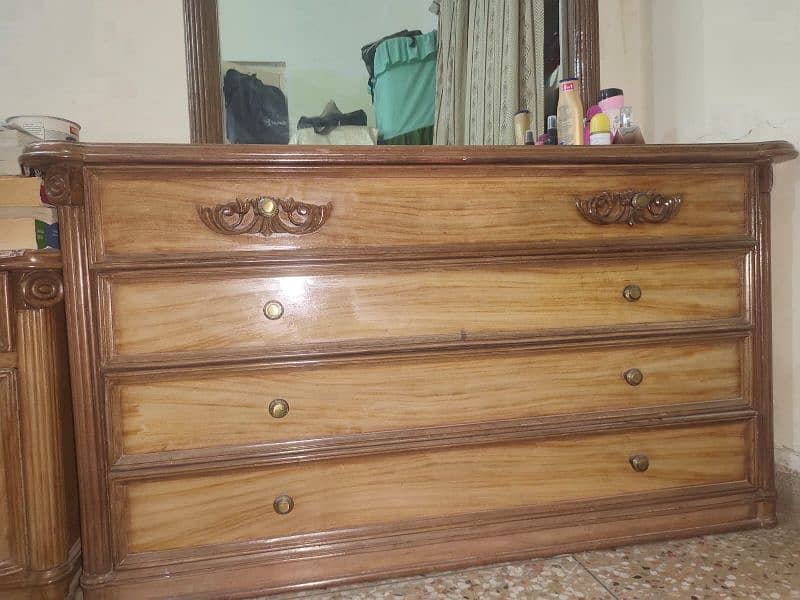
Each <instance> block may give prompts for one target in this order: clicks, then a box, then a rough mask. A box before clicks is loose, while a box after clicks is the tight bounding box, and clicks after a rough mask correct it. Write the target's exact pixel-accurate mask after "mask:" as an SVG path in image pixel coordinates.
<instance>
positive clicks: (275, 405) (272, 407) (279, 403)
mask: <svg viewBox="0 0 800 600" xmlns="http://www.w3.org/2000/svg"><path fill="white" fill-rule="evenodd" d="M267 410H268V411H269V416H270V417H272V418H273V419H282V418H283V417H285V416H286V415H288V414H289V403H288V402H287V401H286V400H284V399H283V398H275V400H273V401H272V402H270V403H269V406H268V407H267Z"/></svg>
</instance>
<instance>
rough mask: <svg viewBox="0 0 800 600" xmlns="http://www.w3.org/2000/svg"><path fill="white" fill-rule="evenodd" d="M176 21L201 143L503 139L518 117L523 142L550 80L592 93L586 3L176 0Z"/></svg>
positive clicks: (545, 111) (593, 18)
mask: <svg viewBox="0 0 800 600" xmlns="http://www.w3.org/2000/svg"><path fill="white" fill-rule="evenodd" d="M184 16H185V24H186V52H187V65H188V76H189V96H190V117H191V124H192V141H193V142H198V143H203V142H211V143H219V142H223V141H224V142H227V143H231V142H233V143H277V144H286V143H296V144H347V145H351V144H364V145H372V144H395V145H398V144H400V145H405V144H410V145H428V144H490V145H505V144H513V143H515V132H514V124H515V123H514V122H515V113H517V112H518V111H519V110H521V109H524V110H527V111H529V112H528V114H527V115H519V116H517V117H516V120H518V121H520V120H522V121H524V120H525V118H526V116H527V117H528V118H529V124H527V125H523V127H522V132H523V133H522V134H523V135H524V130H525V129H530V130H531V131H532V132H534V133H533V135H537V134H538V133H542V132H543V131H545V127H546V125H545V123H546V117H547V115H552V114H555V105H556V102H557V82H558V80H559V79H561V78H563V77H565V76H578V77H579V78H580V79H581V84H582V89H581V91H582V93H583V95H584V97H596V93H597V88H598V85H597V79H598V77H597V69H596V55H597V51H596V45H597V31H596V30H597V0H434V1H433V2H431V0H388V1H386V2H380V3H375V2H373V1H372V0H346V1H342V2H329V1H326V0H293V1H292V2H287V1H286V0H184ZM505 23H517V25H518V26H517V27H516V28H511V29H509V28H508V26H507V25H504V24H505ZM492 32H494V33H492ZM501 32H503V33H502V35H501ZM518 129H519V126H518ZM518 135H519V132H518ZM518 135H517V136H516V138H517V140H518V139H519V138H518Z"/></svg>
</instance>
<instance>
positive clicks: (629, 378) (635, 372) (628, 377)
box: [622, 369, 644, 385]
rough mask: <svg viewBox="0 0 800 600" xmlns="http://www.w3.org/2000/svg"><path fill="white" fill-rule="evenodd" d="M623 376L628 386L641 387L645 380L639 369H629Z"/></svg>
mask: <svg viewBox="0 0 800 600" xmlns="http://www.w3.org/2000/svg"><path fill="white" fill-rule="evenodd" d="M622 376H623V377H624V378H625V382H626V383H627V384H628V385H639V384H640V383H642V380H643V379H644V374H643V373H642V372H641V371H640V370H639V369H628V370H627V371H625V372H624V373H623V374H622Z"/></svg>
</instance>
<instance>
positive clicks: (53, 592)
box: [0, 541, 81, 600]
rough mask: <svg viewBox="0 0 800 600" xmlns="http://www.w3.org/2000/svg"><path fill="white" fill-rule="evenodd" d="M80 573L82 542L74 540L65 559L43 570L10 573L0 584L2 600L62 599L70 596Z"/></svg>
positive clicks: (75, 588)
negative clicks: (55, 565)
mask: <svg viewBox="0 0 800 600" xmlns="http://www.w3.org/2000/svg"><path fill="white" fill-rule="evenodd" d="M80 573H81V544H80V541H78V542H76V543H75V544H74V545H73V546H72V549H71V550H70V552H69V557H68V559H67V560H66V561H65V562H63V563H62V564H60V565H58V566H57V567H53V568H52V569H47V570H46V571H26V572H23V571H19V572H18V573H16V574H14V573H10V574H8V577H5V578H4V580H3V583H2V584H0V598H3V600H64V599H65V598H66V599H69V598H73V597H74V595H75V592H76V591H77V588H78V584H79V579H80Z"/></svg>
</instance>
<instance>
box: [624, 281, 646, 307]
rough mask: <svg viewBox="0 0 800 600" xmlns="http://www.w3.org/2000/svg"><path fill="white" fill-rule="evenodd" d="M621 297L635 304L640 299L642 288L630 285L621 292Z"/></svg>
mask: <svg viewBox="0 0 800 600" xmlns="http://www.w3.org/2000/svg"><path fill="white" fill-rule="evenodd" d="M622 295H623V297H624V298H625V300H627V301H628V302H636V301H637V300H638V299H639V298H641V297H642V288H640V287H639V286H638V285H636V284H635V283H631V284H629V285H626V286H625V288H624V289H623V290H622Z"/></svg>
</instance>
